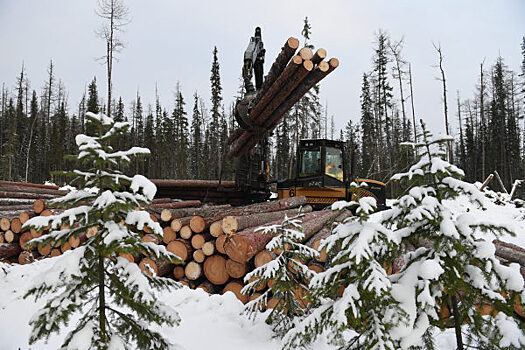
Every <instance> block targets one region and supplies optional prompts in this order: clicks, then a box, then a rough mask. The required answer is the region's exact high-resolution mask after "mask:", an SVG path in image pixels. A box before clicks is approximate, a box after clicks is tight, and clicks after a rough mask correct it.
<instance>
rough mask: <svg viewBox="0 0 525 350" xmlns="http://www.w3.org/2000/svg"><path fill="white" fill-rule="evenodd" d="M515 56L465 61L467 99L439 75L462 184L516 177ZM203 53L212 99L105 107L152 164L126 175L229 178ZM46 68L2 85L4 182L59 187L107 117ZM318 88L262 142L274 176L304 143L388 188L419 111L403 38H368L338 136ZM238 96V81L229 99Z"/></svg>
mask: <svg viewBox="0 0 525 350" xmlns="http://www.w3.org/2000/svg"><path fill="white" fill-rule="evenodd" d="M305 29H306V32H305V30H303V37H304V39H305V44H306V45H310V44H309V43H308V39H309V32H308V29H309V28H305ZM310 46H311V45H310ZM521 50H522V54H523V62H522V65H521V67H520V72H515V71H513V70H512V69H509V67H507V66H506V65H505V61H504V59H503V58H502V57H499V58H498V59H497V60H496V61H495V62H491V63H490V64H489V63H486V62H479V63H475V62H474V63H472V64H475V65H477V66H478V67H479V75H478V78H477V81H473V82H472V86H473V89H474V94H473V95H472V96H470V97H468V98H464V97H461V96H460V94H459V92H457V94H455V95H456V96H454V97H450V96H449V97H448V98H445V97H446V96H447V95H446V94H447V93H450V92H449V91H448V90H447V87H446V74H445V73H446V69H441V75H440V77H441V78H440V80H441V82H442V84H443V94H444V96H443V98H444V101H447V100H452V99H455V100H456V101H455V102H456V103H455V104H454V105H453V106H447V105H444V110H443V122H444V124H445V123H446V124H447V125H446V129H447V130H448V129H449V124H452V123H450V120H455V122H454V123H453V124H454V125H456V126H457V127H456V128H455V129H454V130H450V131H449V132H450V133H452V134H453V135H454V137H455V142H454V144H453V145H452V147H451V149H450V150H449V160H450V161H452V162H453V163H454V164H456V165H457V166H459V167H460V168H462V169H463V170H464V171H465V179H466V180H467V181H471V182H473V181H483V179H484V178H485V177H486V176H487V175H488V174H490V173H491V172H493V171H494V170H497V171H498V172H499V174H500V175H501V177H502V179H503V182H504V184H505V186H507V188H509V187H510V186H511V185H512V183H513V181H514V180H515V179H519V178H524V177H525V174H524V170H525V134H524V127H525V126H524V118H523V117H524V107H525V103H524V102H525V37H524V39H523V42H522V45H521ZM212 54H213V61H212V67H211V74H210V89H211V100H210V101H209V102H208V101H205V100H203V99H202V98H201V96H200V95H199V93H198V92H197V91H196V92H195V93H194V94H193V96H183V94H182V90H181V87H180V84H179V83H177V84H176V86H177V87H176V92H175V98H174V103H173V104H174V107H173V108H172V109H168V108H166V107H165V106H163V105H162V103H161V101H160V97H159V96H158V94H156V96H157V98H156V100H155V101H153V103H150V102H147V103H146V102H145V101H143V100H142V98H141V96H140V93H139V92H137V95H136V98H135V99H133V100H132V101H123V99H122V98H121V97H117V98H115V99H114V100H112V101H111V104H112V105H111V106H112V108H111V111H112V117H113V118H114V119H115V120H117V121H128V122H130V123H131V128H130V131H129V135H128V136H127V137H126V138H125V140H124V141H122V142H123V143H126V144H123V145H118V146H119V148H120V147H129V146H131V145H135V146H142V147H147V148H149V149H150V150H151V157H149V158H146V159H144V160H143V161H137V162H135V163H134V164H130V165H129V167H130V169H129V170H130V171H133V172H137V173H141V174H144V175H146V176H148V177H150V178H178V179H216V178H218V176H219V173H220V171H221V164H222V170H223V178H225V179H232V178H233V168H234V166H235V165H234V164H233V161H232V160H229V159H227V157H226V156H225V155H224V154H225V150H224V145H225V140H226V139H227V137H228V136H229V134H230V133H231V132H232V131H233V130H234V128H235V127H236V125H235V118H234V116H233V104H232V105H230V106H225V105H224V101H223V90H222V85H221V76H220V64H219V53H218V50H217V48H215V49H214V50H213V53H212ZM438 59H439V68H443V67H442V64H441V63H442V55H441V48H440V47H436V62H438ZM436 69H437V68H436ZM436 72H437V70H436ZM47 73H48V74H47V79H46V81H45V82H44V84H43V87H42V88H41V89H40V90H39V91H37V90H36V89H31V83H30V80H29V77H28V76H27V73H26V68H25V67H24V66H23V65H22V68H21V71H20V74H18V76H17V77H16V80H15V79H14V80H15V83H14V84H10V83H8V82H4V83H3V84H2V91H1V96H0V98H1V101H0V102H1V106H0V178H1V179H6V180H15V181H29V182H36V183H41V182H44V181H48V180H51V181H54V182H57V183H59V184H62V183H63V182H64V181H65V179H63V178H60V177H57V176H56V175H52V172H53V171H55V170H64V169H65V170H72V169H74V168H75V166H78V165H76V164H73V163H70V162H68V161H67V160H65V159H64V155H67V154H73V153H75V152H76V149H75V147H76V146H75V135H77V134H79V133H90V132H92V131H91V130H86V123H85V114H86V112H88V111H90V112H95V113H97V112H103V111H105V110H106V108H105V106H106V103H107V101H104V99H103V98H101V96H100V95H99V93H98V85H97V83H98V82H97V80H96V78H93V80H92V81H91V82H90V83H89V85H88V88H87V91H85V92H84V94H83V95H82V98H81V100H80V101H79V102H78V104H71V103H70V102H69V101H68V98H67V96H68V93H67V89H66V87H65V86H64V84H63V82H62V81H61V80H60V79H59V78H57V77H56V75H55V67H54V63H53V61H52V60H51V61H50V63H49V66H48V69H47ZM320 88H321V87H320V86H316V87H315V88H314V89H312V90H311V91H310V92H309V93H308V94H307V95H306V96H305V97H303V98H302V99H301V100H300V101H299V102H298V103H297V104H296V105H295V106H294V107H293V108H292V109H291V110H290V111H289V112H288V113H287V115H286V116H285V118H283V121H282V123H281V124H280V125H279V126H278V127H277V128H276V130H275V131H274V133H273V135H271V137H270V147H271V169H272V178H273V179H283V178H286V177H289V176H293V172H294V166H293V164H294V163H295V159H294V158H295V149H296V145H297V144H298V141H299V140H300V139H303V138H330V139H339V140H343V141H345V142H346V144H347V150H348V152H347V154H348V155H349V154H352V153H353V154H354V160H353V162H352V163H353V164H354V166H353V175H354V176H359V177H368V178H373V179H377V180H381V181H387V180H388V179H389V178H390V176H391V175H393V174H394V173H396V172H399V171H403V170H404V169H406V168H407V167H408V166H409V164H411V163H412V162H413V160H414V157H415V154H414V152H413V151H412V150H409V149H405V148H403V147H402V142H404V141H414V140H418V139H419V130H420V123H419V119H420V118H422V119H425V116H424V115H420V114H418V113H417V111H415V109H414V100H413V98H414V91H413V86H412V72H411V65H410V63H409V62H408V61H407V60H405V59H404V58H403V40H399V41H395V40H392V39H391V38H390V37H389V35H388V33H386V32H384V31H379V32H378V33H376V37H375V40H374V52H373V54H372V59H371V68H370V71H368V72H364V73H363V77H362V85H361V92H360V100H361V115H360V116H359V117H358V118H356V117H357V116H354V117H353V118H352V120H348V122H347V124H346V126H345V128H344V129H342V130H336V129H335V126H334V116H330V117H329V116H328V112H327V109H326V107H325V106H323V105H322V104H321V102H320V99H319V91H320ZM242 95H243V89H242V86H241V87H240V88H239V91H238V93H237V96H236V97H237V98H240V97H242ZM348 158H349V159H347V162H348V168H349V166H350V163H351V160H350V157H348ZM495 186H496V184H495ZM394 190H395V189H392V191H394ZM392 193H393V192H392Z"/></svg>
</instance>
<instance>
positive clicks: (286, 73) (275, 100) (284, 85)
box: [227, 38, 339, 158]
mask: <svg viewBox="0 0 525 350" xmlns="http://www.w3.org/2000/svg"><path fill="white" fill-rule="evenodd" d="M298 48H299V40H297V39H296V38H289V39H288V40H287V41H286V42H285V43H284V46H283V48H282V49H281V52H280V53H279V55H278V56H277V58H276V60H275V62H274V63H273V65H272V67H271V68H270V71H269V72H268V75H267V76H266V77H265V80H264V83H263V85H262V86H261V88H260V89H259V90H258V91H257V95H256V96H255V98H254V100H253V101H252V102H251V106H250V107H251V111H250V114H249V122H250V124H252V125H253V126H254V130H245V129H243V128H239V129H237V130H235V132H233V133H232V135H231V136H230V137H229V138H228V140H227V144H228V145H231V148H230V151H229V153H228V156H229V157H230V158H231V157H238V156H241V155H243V154H246V153H248V152H249V151H250V150H251V149H252V148H253V147H255V145H256V144H257V142H258V141H259V140H258V137H261V136H262V134H264V133H266V132H268V131H271V130H273V129H274V128H275V127H276V126H277V125H278V124H279V122H280V120H281V119H282V117H283V115H284V114H285V113H286V112H287V111H288V110H289V109H290V108H292V106H293V105H294V104H295V103H296V102H297V101H299V99H301V97H303V96H304V95H305V94H306V93H307V92H308V91H309V90H310V89H311V88H312V87H313V86H314V85H316V84H317V83H318V82H319V81H321V80H322V79H323V78H325V77H326V76H327V75H328V74H330V73H331V72H332V71H333V70H334V69H336V68H337V67H338V66H339V60H338V59H337V58H331V59H329V60H328V61H324V59H325V58H326V50H324V49H318V50H317V51H316V52H315V53H314V52H313V51H312V49H310V48H309V47H303V48H302V49H300V50H299V51H298V52H297V53H296V50H297V49H298ZM261 131H262V132H261Z"/></svg>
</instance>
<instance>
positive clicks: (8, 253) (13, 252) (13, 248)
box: [0, 243, 21, 259]
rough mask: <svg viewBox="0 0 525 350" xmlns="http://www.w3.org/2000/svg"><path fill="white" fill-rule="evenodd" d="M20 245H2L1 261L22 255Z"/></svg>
mask: <svg viewBox="0 0 525 350" xmlns="http://www.w3.org/2000/svg"><path fill="white" fill-rule="evenodd" d="M20 251H21V249H20V245H18V244H17V243H3V244H0V259H8V258H11V257H13V256H17V255H18V254H19V253H20Z"/></svg>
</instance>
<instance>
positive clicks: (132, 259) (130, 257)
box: [118, 253, 135, 263]
mask: <svg viewBox="0 0 525 350" xmlns="http://www.w3.org/2000/svg"><path fill="white" fill-rule="evenodd" d="M118 256H120V257H122V258H124V259H126V260H127V261H129V262H131V263H134V262H135V256H133V254H130V253H119V254H118Z"/></svg>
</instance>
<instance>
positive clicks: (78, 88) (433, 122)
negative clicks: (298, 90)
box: [0, 0, 525, 131]
mask: <svg viewBox="0 0 525 350" xmlns="http://www.w3.org/2000/svg"><path fill="white" fill-rule="evenodd" d="M125 2H126V4H127V5H128V6H129V8H130V14H131V19H132V21H131V23H130V24H129V25H128V26H127V28H126V32H125V33H124V34H123V35H122V39H123V41H124V42H125V43H126V48H125V49H124V50H123V51H122V53H121V55H120V61H119V62H118V63H116V65H115V68H114V75H113V77H114V78H113V81H114V93H113V95H114V96H122V97H123V99H124V101H125V103H126V107H127V108H128V109H129V105H130V102H131V101H132V99H134V97H135V94H136V92H137V90H139V91H140V95H141V96H142V99H143V101H144V102H145V103H146V105H147V104H148V103H153V102H154V94H155V84H157V86H158V90H159V93H160V96H161V100H162V104H163V105H164V106H166V107H169V109H170V112H171V108H172V106H173V92H174V90H175V86H176V83H177V81H179V82H180V84H181V87H182V91H183V94H184V97H185V99H186V101H187V102H188V106H187V110H188V111H190V112H191V103H192V102H191V100H192V95H193V93H194V91H198V93H199V94H200V95H202V96H203V97H204V98H205V99H206V101H209V96H210V92H209V91H210V87H209V77H210V68H211V61H212V51H213V47H214V46H217V48H218V50H219V62H220V65H221V79H222V83H223V96H224V99H225V107H226V108H228V106H229V104H230V103H231V101H232V98H233V96H234V95H235V93H236V91H237V88H238V86H239V77H240V72H241V66H242V57H243V52H244V50H245V48H246V46H247V44H248V41H249V38H250V36H251V35H252V34H253V31H254V28H255V27H256V26H260V27H261V28H262V35H263V41H264V45H265V48H266V50H267V51H266V65H265V70H266V71H267V70H268V69H269V67H270V65H271V63H272V62H273V60H274V58H275V57H276V55H277V53H278V52H279V49H280V47H281V46H282V44H283V43H284V42H285V40H286V39H287V38H288V37H290V36H295V37H298V38H300V34H301V29H302V26H303V19H304V18H305V16H308V18H309V20H310V23H311V26H312V38H311V43H312V44H313V45H315V46H316V47H323V48H325V49H326V50H327V51H328V55H329V57H337V58H339V60H340V62H341V65H340V67H339V68H338V69H337V70H336V71H334V73H332V74H331V75H330V76H328V77H327V78H326V79H325V80H323V82H322V84H321V92H322V94H321V97H322V102H323V104H328V113H329V114H330V115H331V114H333V115H335V118H336V125H337V127H338V128H341V127H343V126H344V125H345V124H346V123H347V121H348V120H349V119H352V120H355V121H357V120H358V119H359V95H360V86H361V79H362V74H363V73H364V72H366V71H369V70H370V69H371V57H372V54H373V47H374V45H373V42H374V33H375V32H377V30H378V29H383V30H385V31H387V32H388V33H389V34H390V36H391V38H392V39H394V40H399V39H400V38H401V37H404V39H405V47H404V51H403V56H404V58H405V59H406V60H408V61H409V62H411V63H412V73H413V79H414V88H415V91H414V100H415V109H416V114H417V116H418V117H422V118H423V119H425V120H426V121H427V123H428V124H429V125H430V127H431V128H432V129H433V130H434V131H443V130H444V127H443V122H442V120H443V112H442V90H441V83H440V82H439V81H437V80H436V79H435V78H436V77H437V76H438V74H439V71H438V69H437V68H436V67H435V65H436V64H437V55H436V52H435V50H434V48H433V46H432V42H435V43H440V44H441V47H442V49H443V53H444V68H445V71H446V75H447V83H448V90H449V93H448V102H449V106H451V107H450V113H451V114H452V115H451V117H452V119H453V120H454V121H455V120H456V116H455V115H456V113H455V99H456V91H457V90H459V91H460V94H461V97H462V98H467V97H470V96H471V95H472V93H473V91H474V89H475V84H476V81H477V78H478V74H479V64H480V63H481V62H482V61H483V60H485V63H486V65H487V67H488V66H489V65H492V64H493V63H494V61H495V59H496V58H497V57H498V55H501V56H502V57H503V58H504V60H505V63H506V64H507V65H508V66H509V68H511V69H513V70H515V71H518V69H519V67H520V62H521V60H522V56H521V49H520V44H521V40H522V38H523V36H524V35H525V1H523V0H506V1H496V0H440V1H421V0H412V1H409V0H397V1H392V0H388V1H387V0H382V1H379V0H373V1H370V0H368V1H340V0H332V1H329V2H328V1H311V0H301V1H283V0H280V1H274V0H271V1H226V0H222V1H211V0H210V1H187V0H186V1H178V0H154V1H153V0H150V1H144V0H143V1H140V0H133V1H132V0H127V1H125ZM95 7H96V1H94V0H90V1H88V0H75V1H73V0H45V1H44V0H24V1H20V0H0V50H1V52H2V53H1V54H0V83H2V82H5V83H6V86H7V87H9V88H12V89H14V87H15V84H16V77H17V75H18V74H19V72H20V68H21V65H22V62H24V64H25V67H26V70H27V74H28V75H29V78H30V81H31V87H32V88H33V89H36V90H37V91H40V90H41V88H42V86H43V85H44V80H45V77H46V68H47V66H48V64H49V60H50V59H53V62H54V64H55V73H56V77H57V78H58V79H61V80H62V81H63V82H64V84H65V86H66V88H67V90H68V93H69V105H70V109H71V112H73V113H74V112H75V110H76V107H75V106H76V105H77V104H78V102H79V100H80V96H81V94H82V92H83V91H84V88H85V86H86V85H87V84H88V83H89V82H90V81H91V79H92V78H93V76H96V77H97V82H98V86H99V92H100V94H101V96H104V94H105V93H106V92H105V91H106V89H105V85H104V79H105V67H104V66H102V65H101V64H100V63H99V62H98V61H96V58H97V57H100V56H102V55H103V54H104V50H105V44H104V42H103V41H102V40H101V39H99V38H97V37H96V35H95V33H94V32H95V30H96V29H97V28H98V27H99V26H100V25H101V23H102V20H101V19H100V18H98V17H97V16H96V14H95ZM392 84H393V85H394V86H395V87H397V85H396V84H397V83H396V84H394V82H393V83H392ZM189 114H191V113H189Z"/></svg>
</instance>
